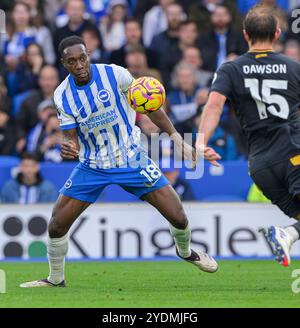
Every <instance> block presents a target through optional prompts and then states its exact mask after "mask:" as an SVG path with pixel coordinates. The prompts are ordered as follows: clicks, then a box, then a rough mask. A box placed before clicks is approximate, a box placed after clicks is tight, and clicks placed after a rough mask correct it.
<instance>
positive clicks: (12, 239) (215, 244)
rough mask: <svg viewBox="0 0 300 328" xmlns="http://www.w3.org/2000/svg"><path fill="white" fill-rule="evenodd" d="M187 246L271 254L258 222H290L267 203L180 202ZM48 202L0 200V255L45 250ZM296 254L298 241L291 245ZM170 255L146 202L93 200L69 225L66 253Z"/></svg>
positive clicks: (162, 227)
mask: <svg viewBox="0 0 300 328" xmlns="http://www.w3.org/2000/svg"><path fill="white" fill-rule="evenodd" d="M184 207H185V210H186V212H187V215H188V218H189V220H190V225H191V228H192V247H193V248H198V249H202V250H205V251H207V252H209V253H210V254H211V255H214V256H258V257H260V256H270V255H271V251H270V249H269V247H268V245H267V243H266V241H265V239H264V237H263V236H262V235H261V234H260V233H259V232H258V228H259V227H263V226H269V225H283V226H286V225H289V224H292V223H293V222H295V221H294V220H292V219H289V218H288V217H286V216H285V215H284V214H282V213H281V212H280V211H279V210H278V209H277V208H276V207H275V206H273V205H269V204H247V203H236V204H233V203H185V204H184ZM51 210H52V205H32V206H22V205H20V206H16V205H13V206H9V205H2V206H0V259H5V258H7V257H11V256H13V257H21V258H25V259H27V258H32V257H40V256H44V255H45V245H46V240H47V232H46V225H47V221H48V220H49V218H50V215H51ZM292 254H294V255H298V256H299V255H300V243H297V244H295V246H294V248H293V253H292ZM155 256H174V243H173V240H172V238H171V236H170V234H169V229H168V223H167V221H165V219H164V218H163V217H162V216H161V215H160V214H159V213H158V212H157V210H156V209H154V208H153V207H151V206H150V205H148V204H145V203H136V204H135V203H130V204H116V203H106V204H97V205H93V206H91V207H90V208H89V209H87V210H86V211H85V212H84V213H83V214H82V215H81V216H80V218H79V219H78V220H77V221H76V222H75V223H74V225H73V227H72V229H71V231H70V243H69V253H68V257H69V258H74V259H81V258H84V257H88V258H111V259H115V258H152V257H155Z"/></svg>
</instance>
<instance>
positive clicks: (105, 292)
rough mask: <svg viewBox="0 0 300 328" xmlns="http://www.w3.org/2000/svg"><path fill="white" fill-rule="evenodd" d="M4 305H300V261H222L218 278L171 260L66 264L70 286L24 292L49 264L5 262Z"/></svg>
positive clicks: (1, 265)
mask: <svg viewBox="0 0 300 328" xmlns="http://www.w3.org/2000/svg"><path fill="white" fill-rule="evenodd" d="M0 269H2V270H5V272H6V280H7V293H6V294H0V307H2V308H8V307H100V308H104V307H105V308H110V307H126V308H138V307H195V308H199V307H300V294H294V293H293V292H292V290H291V284H292V282H293V280H294V279H295V278H292V277H291V274H292V271H293V270H294V269H300V261H294V262H293V264H292V265H291V266H290V267H289V268H284V267H282V266H280V265H278V264H277V263H275V262H274V261H252V260H251V261H229V260H226V261H219V270H218V272H217V273H215V274H208V273H204V272H200V271H198V270H197V268H196V267H194V266H192V265H190V264H188V263H184V262H177V261H174V262H173V261H170V262H67V263H66V271H67V287H66V288H33V289H23V288H19V287H18V286H19V284H20V283H22V282H25V281H30V280H35V279H39V278H44V277H46V273H47V272H48V264H47V263H26V262H24V263H1V262H0Z"/></svg>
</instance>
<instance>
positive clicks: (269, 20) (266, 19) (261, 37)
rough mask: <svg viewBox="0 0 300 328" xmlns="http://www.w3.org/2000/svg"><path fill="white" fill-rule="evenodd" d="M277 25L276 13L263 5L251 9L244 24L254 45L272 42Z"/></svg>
mask: <svg viewBox="0 0 300 328" xmlns="http://www.w3.org/2000/svg"><path fill="white" fill-rule="evenodd" d="M277 25H278V19H277V16H276V13H275V11H274V10H272V9H270V8H266V7H265V6H263V5H256V6H254V7H253V8H251V9H250V11H249V12H248V14H247V15H246V18H245V19H244V22H243V28H244V30H245V31H246V32H247V34H248V36H249V39H250V41H251V42H252V43H255V42H257V41H272V40H273V39H274V37H275V32H276V28H277Z"/></svg>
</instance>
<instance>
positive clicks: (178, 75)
mask: <svg viewBox="0 0 300 328" xmlns="http://www.w3.org/2000/svg"><path fill="white" fill-rule="evenodd" d="M172 84H173V86H174V88H175V89H174V91H171V92H170V93H169V95H168V100H169V103H170V107H171V112H170V117H171V119H172V120H173V123H174V125H175V127H176V129H177V131H178V132H179V133H180V134H181V135H183V134H184V133H190V132H191V131H192V129H193V127H194V119H195V117H196V116H197V115H198V114H199V113H200V112H201V109H202V105H204V104H205V102H206V100H207V96H208V90H207V89H200V88H199V86H198V85H197V83H196V71H195V68H194V66H192V65H189V64H185V63H179V64H178V65H177V66H176V67H175V71H174V75H173V81H172Z"/></svg>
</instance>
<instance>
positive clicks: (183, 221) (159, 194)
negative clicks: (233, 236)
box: [142, 185, 218, 272]
mask: <svg viewBox="0 0 300 328" xmlns="http://www.w3.org/2000/svg"><path fill="white" fill-rule="evenodd" d="M142 198H143V199H144V200H146V201H147V202H148V203H150V204H151V205H152V206H154V207H155V208H156V209H157V210H158V211H159V212H160V213H161V214H162V215H163V216H164V217H165V218H166V219H167V220H168V221H169V222H170V232H171V235H172V236H173V238H174V241H175V245H176V249H177V254H178V255H179V256H180V257H181V258H183V259H184V260H186V261H188V262H190V263H192V264H194V265H195V266H197V267H198V268H199V269H200V270H202V271H206V272H216V271H217V269H218V264H217V262H216V261H215V260H214V259H213V258H212V257H210V256H209V255H208V254H206V253H203V252H201V251H197V252H196V251H194V250H192V249H191V247H190V243H191V229H190V227H189V222H188V219H187V217H186V214H185V211H184V209H183V207H182V203H181V200H180V199H179V197H178V195H177V194H176V192H175V190H174V189H173V188H172V187H171V186H170V185H166V186H164V187H162V188H160V189H156V190H153V191H151V192H149V193H147V194H146V195H144V196H143V197H142Z"/></svg>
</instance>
